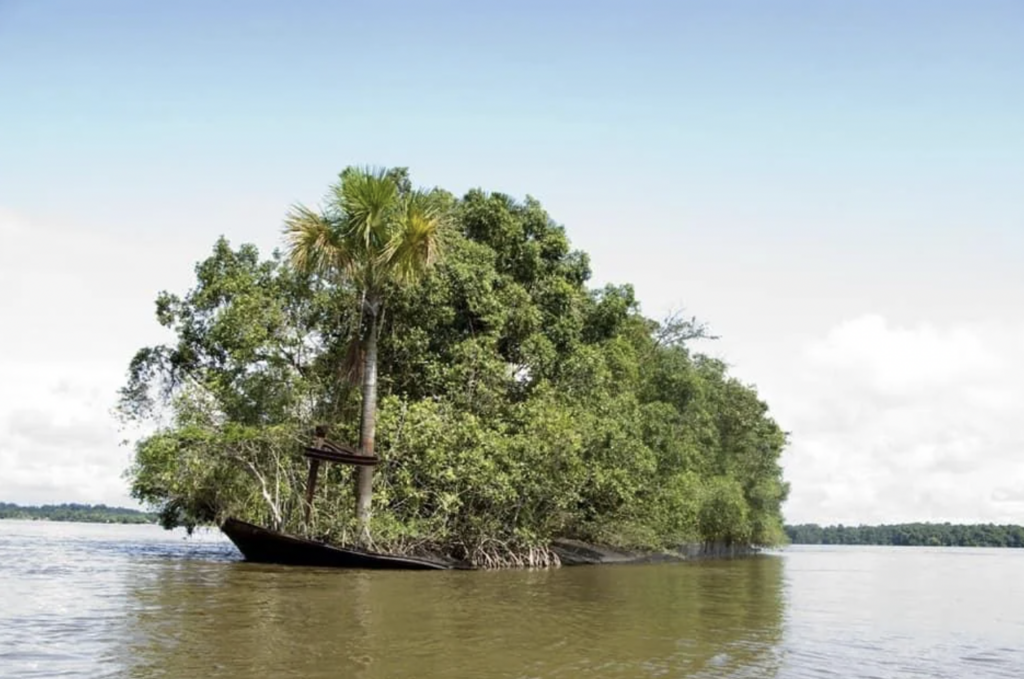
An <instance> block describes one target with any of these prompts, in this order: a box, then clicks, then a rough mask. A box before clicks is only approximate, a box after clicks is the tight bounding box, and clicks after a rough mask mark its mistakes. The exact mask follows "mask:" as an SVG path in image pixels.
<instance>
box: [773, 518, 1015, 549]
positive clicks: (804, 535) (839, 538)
mask: <svg viewBox="0 0 1024 679" xmlns="http://www.w3.org/2000/svg"><path fill="white" fill-rule="evenodd" d="M785 531H786V537H788V538H789V542H790V544H793V545H878V546H894V547H903V546H906V547H1007V548H1024V526H1016V525H1011V524H1006V525H997V524H992V523H978V524H954V523H898V524H891V525H881V526H844V525H842V524H840V525H838V526H824V527H822V526H819V525H818V524H815V523H805V524H800V525H798V526H786V527H785Z"/></svg>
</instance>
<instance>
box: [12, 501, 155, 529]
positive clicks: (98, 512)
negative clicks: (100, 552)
mask: <svg viewBox="0 0 1024 679" xmlns="http://www.w3.org/2000/svg"><path fill="white" fill-rule="evenodd" d="M0 519H21V520H27V521H69V522H77V523H121V524H146V523H156V522H157V516H156V514H151V513H149V512H142V511H139V510H137V509H128V508H127V507H108V506H107V505H102V504H100V505H87V504H78V503H64V504H59V505H39V506H30V505H26V506H23V505H17V504H14V503H10V502H0Z"/></svg>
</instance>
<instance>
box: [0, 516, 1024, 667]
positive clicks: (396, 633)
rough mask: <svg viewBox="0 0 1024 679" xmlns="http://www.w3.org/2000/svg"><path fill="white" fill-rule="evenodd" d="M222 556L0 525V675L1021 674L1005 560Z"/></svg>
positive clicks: (836, 554)
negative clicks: (287, 563)
mask: <svg viewBox="0 0 1024 679" xmlns="http://www.w3.org/2000/svg"><path fill="white" fill-rule="evenodd" d="M239 559H240V557H239V555H238V553H237V552H236V551H235V549H234V547H232V546H231V544H230V543H229V542H226V541H225V540H224V539H223V538H222V537H220V536H219V535H218V534H217V533H204V534H201V535H199V536H197V537H194V538H190V539H186V538H184V537H183V534H182V533H180V532H167V531H163V530H161V529H159V528H157V527H155V526H106V525H95V524H92V525H91V524H74V523H48V522H25V521H0V677H5V678H6V677H108V676H109V677H187V678H191V677H232V678H235V677H237V678H243V677H244V678H245V679H251V678H252V677H353V678H365V679H371V678H372V679H379V678H395V677H416V678H424V679H429V678H432V677H445V678H453V677H467V678H470V677H472V678H476V677H481V678H483V677H510V678H516V679H541V678H544V679H546V678H554V677H616V678H618V677H622V678H627V677H628V678H640V677H751V678H754V677H756V678H761V677H780V678H783V677H784V678H790V677H792V678H803V677H865V678H867V677H885V678H889V677H950V678H956V679H960V678H973V677H1014V678H1020V677H1024V550H997V549H940V548H934V549H933V548H883V547H831V548H828V547H790V548H787V549H785V550H781V551H778V552H773V553H770V554H765V555H761V556H757V557H752V558H744V559H736V560H731V561H707V562H693V563H682V564H662V565H644V566H635V565H634V566H585V567H577V568H562V569H556V570H550V571H500V572H419V573H386V572H365V571H332V570H318V569H296V568H283V567H272V566H261V565H256V564H248V563H244V562H241V561H240V560H239Z"/></svg>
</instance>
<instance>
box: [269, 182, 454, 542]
mask: <svg viewBox="0 0 1024 679" xmlns="http://www.w3.org/2000/svg"><path fill="white" fill-rule="evenodd" d="M444 221H445V215H444V211H443V210H442V207H441V201H440V200H439V199H438V195H437V194H436V192H430V193H428V192H424V191H419V190H416V191H414V190H412V188H411V186H410V184H409V181H408V178H407V175H406V172H405V170H404V169H395V170H383V169H368V168H367V169H363V168H351V167H350V168H347V169H346V170H345V171H344V172H342V173H341V177H340V181H339V182H337V183H336V184H334V185H333V186H332V187H331V190H330V193H329V194H328V198H327V201H326V204H325V206H324V207H323V209H322V210H321V211H319V212H317V211H314V210H311V209H309V208H307V207H305V206H303V205H294V206H293V207H292V208H291V209H290V210H289V212H288V215H287V217H286V218H285V237H286V239H287V242H288V254H289V257H290V259H291V261H292V264H293V265H294V266H295V267H296V268H297V269H298V270H300V271H302V272H306V273H310V274H319V275H322V276H324V277H327V278H333V279H335V280H341V279H348V280H349V281H351V283H352V284H354V285H355V286H356V289H357V290H358V291H359V292H360V296H361V299H362V310H361V311H362V313H363V316H364V318H365V321H366V322H365V323H364V324H363V327H364V330H363V333H362V337H361V338H360V341H361V344H362V351H363V370H362V394H363V400H362V416H361V418H360V428H359V448H360V452H361V454H363V455H373V444H374V429H375V425H376V413H377V336H378V333H379V331H380V327H379V326H380V319H381V313H382V311H383V306H384V300H385V296H386V293H387V290H388V289H389V288H390V287H391V286H394V285H403V284H409V283H413V282H415V281H417V280H419V279H420V278H422V277H423V275H424V274H425V273H426V272H427V271H428V270H429V268H430V267H431V266H432V265H433V264H434V262H435V261H436V260H437V258H438V256H439V254H440V245H441V229H442V228H443V225H444ZM372 496H373V467H371V466H360V467H359V473H358V480H357V484H356V516H357V518H358V521H359V526H360V531H361V537H362V539H363V540H368V539H369V521H370V503H371V500H372Z"/></svg>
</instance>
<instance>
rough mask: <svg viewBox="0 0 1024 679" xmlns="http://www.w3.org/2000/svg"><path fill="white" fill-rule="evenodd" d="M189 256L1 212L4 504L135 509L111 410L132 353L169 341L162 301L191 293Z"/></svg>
mask: <svg viewBox="0 0 1024 679" xmlns="http://www.w3.org/2000/svg"><path fill="white" fill-rule="evenodd" d="M211 242H212V239H211ZM180 250H181V247H180V246H178V247H176V244H174V243H173V242H172V243H158V242H149V243H143V242H133V241H130V240H126V239H117V238H114V237H111V236H109V235H106V236H104V235H102V234H94V233H89V234H86V233H82V232H79V231H76V230H75V229H71V228H63V227H60V226H57V227H55V226H53V225H49V224H47V225H45V226H42V225H40V224H39V223H37V222H34V221H32V220H28V219H24V218H20V217H18V216H17V215H15V214H13V213H11V212H10V211H7V210H3V209H0V500H3V501H8V502H11V501H13V502H19V503H40V502H61V501H79V502H105V503H108V504H129V505H130V504H133V503H132V502H131V500H130V499H129V498H128V495H127V488H126V484H125V482H124V480H123V478H122V472H123V471H124V469H125V467H126V466H127V464H128V462H129V452H130V451H129V450H128V449H127V448H125V447H123V446H120V445H119V441H120V438H121V437H120V435H119V433H118V431H117V423H116V421H115V419H114V418H113V417H112V414H111V411H112V408H113V406H114V403H115V399H116V392H117V388H118V387H119V386H120V385H121V382H122V380H123V378H124V376H125V372H126V368H127V365H128V361H129V360H130V359H131V356H132V354H133V352H134V351H135V350H136V349H138V348H139V347H141V346H144V345H146V344H151V343H154V342H158V341H161V340H162V338H163V337H164V333H163V331H162V330H161V329H160V328H159V326H158V325H157V324H156V322H155V320H154V317H153V300H154V298H155V296H156V293H157V291H158V290H160V289H161V288H163V287H165V286H169V287H171V288H174V287H175V285H176V284H177V285H178V286H184V285H187V283H188V278H187V277H188V276H189V273H190V270H189V263H190V261H191V259H190V258H189V255H188V254H185V253H182V252H181V251H180ZM192 259H194V257H193V258H192Z"/></svg>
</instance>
